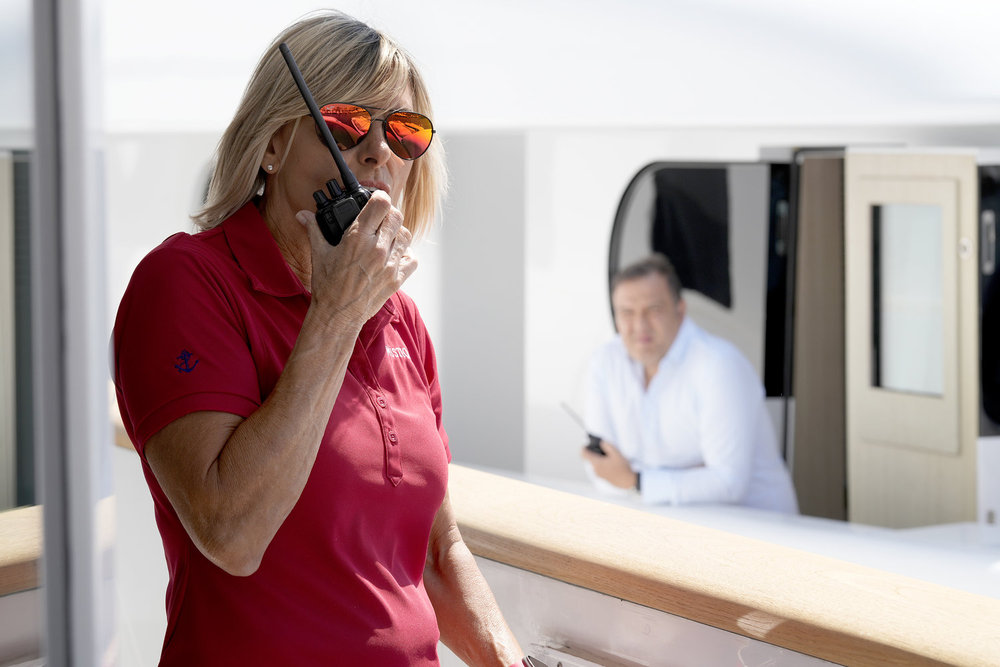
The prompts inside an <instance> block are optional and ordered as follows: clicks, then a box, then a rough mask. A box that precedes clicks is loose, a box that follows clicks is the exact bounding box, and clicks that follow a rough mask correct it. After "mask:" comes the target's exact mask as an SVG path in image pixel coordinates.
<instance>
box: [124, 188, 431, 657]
mask: <svg viewBox="0 0 1000 667" xmlns="http://www.w3.org/2000/svg"><path fill="white" fill-rule="evenodd" d="M309 301H310V296H309V293H308V292H307V291H306V290H305V289H304V288H303V286H302V283H301V282H300V281H299V280H298V278H297V277H296V276H295V274H294V273H292V271H291V270H290V269H289V267H288V265H287V264H286V263H285V261H284V259H283V258H282V256H281V253H280V251H279V250H278V247H277V245H276V244H275V242H274V239H273V237H272V236H271V234H270V232H269V230H268V229H267V226H266V224H265V223H264V221H263V219H262V218H261V216H260V215H259V214H258V212H257V210H256V208H255V207H254V206H253V204H248V205H246V206H245V207H243V208H242V209H241V210H240V211H238V212H237V213H236V214H235V215H233V216H232V217H231V218H230V219H228V220H226V221H225V222H224V223H223V224H222V225H220V226H219V227H217V228H215V229H212V230H210V231H207V232H202V233H200V234H196V235H188V234H183V233H181V234H175V235H174V236H171V237H170V238H168V239H167V240H166V241H164V242H163V243H162V244H161V245H160V246H159V247H157V248H156V249H155V250H153V251H152V252H151V253H150V254H149V255H148V256H146V258H145V259H144V260H143V261H142V262H141V263H140V264H139V266H138V267H137V268H136V270H135V273H134V274H133V276H132V280H131V282H130V283H129V286H128V289H127V290H126V292H125V296H124V297H123V298H122V302H121V305H120V307H119V310H118V318H117V321H116V323H115V328H114V336H113V352H114V360H115V384H116V387H117V391H118V404H119V407H120V409H121V413H122V418H123V420H124V423H125V428H126V430H127V431H128V434H129V437H131V439H132V442H133V443H134V444H135V447H136V449H137V450H138V452H139V454H140V459H141V461H142V468H143V472H144V474H145V476H146V481H147V482H148V484H149V489H150V492H151V493H152V496H153V501H154V506H155V512H156V521H157V525H158V527H159V530H160V534H161V536H162V538H163V548H164V551H165V554H166V558H167V565H168V569H169V573H170V582H169V585H168V590H167V634H166V638H165V640H164V645H163V653H162V656H161V664H163V665H202V664H206V665H207V664H212V665H360V664H370V665H437V664H438V660H437V642H438V628H437V622H436V619H435V616H434V610H433V608H432V607H431V603H430V601H429V599H428V597H427V593H426V591H425V589H424V584H423V579H422V575H423V568H424V560H425V557H426V552H427V542H428V535H429V533H430V528H431V524H432V522H433V520H434V515H435V514H436V512H437V510H438V508H439V507H440V505H441V501H442V499H443V498H444V493H445V488H446V486H447V467H448V461H449V460H450V452H449V450H448V444H447V443H448V439H447V435H446V434H445V431H444V429H443V427H442V425H441V394H440V387H439V384H438V375H437V367H436V364H435V360H434V350H433V347H432V345H431V341H430V338H429V337H428V335H427V331H426V329H425V328H424V325H423V322H422V321H421V319H420V315H419V314H418V312H417V309H416V307H415V306H414V304H413V302H412V301H411V300H410V299H409V298H408V297H406V296H405V295H403V294H399V293H397V294H396V295H394V296H393V297H392V298H391V299H389V301H387V302H386V304H385V306H384V307H383V308H382V310H380V311H379V312H378V314H377V315H376V316H375V317H373V318H372V319H371V320H369V321H368V322H367V323H366V324H365V326H364V327H363V329H362V331H361V334H360V336H359V337H358V340H357V341H356V342H355V346H354V353H353V356H352V357H351V361H350V364H349V366H348V372H347V375H346V377H345V379H344V384H343V387H342V389H341V390H340V395H339V396H338V397H337V402H336V405H335V406H334V408H333V412H332V414H331V415H330V420H329V422H328V424H327V427H326V433H325V435H324V437H323V442H322V445H321V446H320V450H319V453H318V455H317V457H316V463H315V464H314V466H313V469H312V472H311V474H310V476H309V480H308V482H307V483H306V486H305V488H304V489H303V491H302V495H301V496H300V498H299V500H298V502H297V503H296V505H295V507H294V509H293V510H292V512H291V514H289V516H288V518H287V519H286V520H285V522H284V524H282V526H281V528H280V529H279V530H278V532H277V534H276V535H275V536H274V539H273V540H272V541H271V544H270V545H269V546H268V548H267V551H266V552H265V554H264V558H263V562H262V563H261V566H260V569H259V570H258V571H257V572H256V573H254V574H253V575H252V576H249V577H234V576H231V575H229V574H227V573H226V572H225V571H223V570H222V569H220V568H218V567H216V566H215V565H213V564H212V563H211V562H209V561H208V560H207V559H206V558H205V557H204V556H203V555H202V554H201V552H200V551H198V549H197V547H195V546H194V544H193V543H192V542H191V539H190V538H189V537H188V535H187V533H186V532H185V531H184V528H183V527H182V525H181V523H180V521H179V519H178V517H177V514H176V513H175V512H174V509H173V507H171V505H170V503H169V501H168V500H167V498H166V496H165V495H164V493H163V491H162V489H161V488H160V486H159V484H157V482H156V478H155V477H154V476H153V474H152V472H151V471H150V469H149V466H148V464H147V463H146V461H145V456H144V452H143V448H144V446H145V443H146V441H147V440H148V439H149V437H150V436H151V435H153V434H155V433H156V432H158V431H159V430H160V429H162V428H163V427H164V426H166V425H167V424H169V423H170V422H172V421H174V420H175V419H177V418H179V417H182V416H184V415H186V414H189V413H191V412H195V411H199V410H216V411H224V412H230V413H234V414H238V415H241V416H244V417H245V416H248V415H250V414H251V413H252V412H253V411H254V410H256V409H257V407H258V406H259V405H260V404H261V402H262V401H263V400H264V398H265V397H267V395H268V394H269V393H270V392H271V390H272V389H273V387H274V385H275V383H276V382H277V379H278V377H279V375H280V374H281V371H282V369H283V367H284V365H285V361H286V360H287V358H288V355H289V353H290V352H291V349H292V346H293V345H294V343H295V340H296V337H297V336H298V333H299V329H300V328H301V325H302V321H303V318H304V317H305V313H306V310H307V308H308V307H309ZM126 566H127V564H126Z"/></svg>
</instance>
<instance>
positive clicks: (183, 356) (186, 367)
mask: <svg viewBox="0 0 1000 667" xmlns="http://www.w3.org/2000/svg"><path fill="white" fill-rule="evenodd" d="M193 356H194V355H193V354H191V353H190V352H188V351H187V350H181V353H180V354H179V355H177V358H178V359H180V360H181V363H179V364H174V368H176V369H177V370H178V371H180V372H182V373H190V372H191V371H193V370H194V367H195V366H197V365H198V362H200V361H201V359H195V360H194V364H192V363H191V357H193Z"/></svg>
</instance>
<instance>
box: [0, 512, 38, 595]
mask: <svg viewBox="0 0 1000 667" xmlns="http://www.w3.org/2000/svg"><path fill="white" fill-rule="evenodd" d="M41 557H42V508H41V507H39V506H37V505H35V506H30V507H19V508H17V509H12V510H7V511H6V512H0V596H2V595H10V594H12V593H18V592H21V591H26V590H30V589H32V588H35V587H37V586H38V572H39V563H40V562H41Z"/></svg>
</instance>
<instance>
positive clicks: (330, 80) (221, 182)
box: [192, 10, 446, 236]
mask: <svg viewBox="0 0 1000 667" xmlns="http://www.w3.org/2000/svg"><path fill="white" fill-rule="evenodd" d="M282 42H285V43H287V44H288V48H289V49H290V50H291V51H292V54H293V55H294V56H295V62H296V64H297V65H298V66H299V69H300V70H301V71H302V76H303V78H304V79H305V81H306V83H307V85H308V86H309V89H310V91H311V92H312V94H313V96H314V97H315V98H316V100H317V103H319V104H324V103H327V102H331V101H338V102H358V103H364V104H369V105H372V106H383V107H385V106H388V105H389V104H391V102H392V101H393V100H394V99H395V98H396V97H397V96H398V94H399V91H400V90H405V89H407V88H409V89H410V90H411V91H412V93H413V109H412V110H413V111H416V112H418V113H422V114H424V115H426V116H428V117H430V116H431V115H432V114H431V103H430V96H429V95H428V92H427V86H426V84H425V83H424V80H423V77H421V75H420V72H419V71H418V69H417V66H416V63H415V62H414V61H413V59H412V57H411V56H410V55H409V54H408V53H407V52H406V51H404V50H403V49H402V48H401V47H400V46H399V45H398V44H396V42H395V41H393V40H392V39H391V38H390V37H388V36H387V35H385V34H383V33H382V32H380V31H378V30H375V29H374V28H372V27H370V26H368V25H367V24H365V23H362V22H361V21H358V20H357V19H354V18H352V17H350V16H347V15H346V14H343V13H341V12H337V11H333V10H329V11H322V12H319V13H315V14H311V15H309V16H307V17H305V18H303V19H301V20H299V21H298V22H296V23H294V24H293V25H291V26H290V27H288V28H286V29H285V30H284V31H283V32H282V33H281V34H280V35H278V36H277V37H276V38H275V40H274V42H272V44H271V46H270V47H268V49H267V51H266V52H265V53H264V55H263V57H262V58H261V59H260V62H259V63H258V64H257V68H256V69H255V70H254V73H253V76H251V77H250V82H249V83H248V84H247V88H246V90H245V91H244V93H243V99H242V100H241V101H240V104H239V107H238V108H237V109H236V114H235V115H234V116H233V119H232V121H231V122H230V123H229V127H228V128H226V131H225V132H224V133H223V135H222V139H221V140H220V141H219V145H218V147H217V149H216V156H215V165H214V168H213V171H212V179H211V182H210V183H209V186H208V193H207V195H206V197H205V205H204V207H203V208H202V209H201V211H199V212H198V213H196V214H195V215H193V216H192V218H193V219H194V221H195V223H196V224H197V225H198V226H199V227H200V228H201V229H211V228H212V227H215V226H217V225H219V224H220V223H222V221H223V220H225V219H226V218H228V217H229V216H231V215H232V214H233V213H235V212H236V211H237V210H239V209H240V208H242V207H243V205H244V204H246V203H247V202H249V201H250V200H251V199H252V198H253V197H254V196H255V195H256V194H257V193H258V192H260V190H261V188H262V187H263V186H264V183H265V172H264V170H263V169H261V166H260V163H261V160H262V159H263V157H264V153H265V152H266V150H267V145H268V142H269V141H270V140H271V137H272V136H273V135H274V133H275V132H277V131H278V130H279V129H280V128H281V127H282V126H284V125H285V124H286V123H288V122H290V121H294V120H295V119H297V118H300V117H301V116H303V115H305V114H308V113H309V109H308V107H307V106H306V103H305V101H304V100H303V99H302V96H301V94H300V93H299V90H298V88H297V87H296V85H295V81H294V79H293V78H292V75H291V73H290V72H289V71H288V67H287V66H286V65H285V61H284V59H283V58H282V56H281V53H280V52H279V51H278V45H279V44H281V43H282ZM308 122H309V123H310V124H311V125H312V124H314V123H313V122H312V120H311V119H309V121H308ZM445 181H446V176H445V168H444V150H443V147H442V146H441V142H440V141H432V142H431V146H430V148H428V149H427V152H426V153H424V154H423V155H422V156H420V157H419V158H417V159H416V160H415V161H414V164H413V168H412V169H411V171H410V176H409V178H408V179H407V182H406V186H405V189H404V191H403V195H402V199H401V202H400V210H401V211H402V213H403V216H404V219H405V221H406V223H405V224H406V226H407V227H408V228H409V229H410V231H411V232H413V235H414V236H420V235H421V234H423V233H424V232H426V230H427V229H428V228H429V227H430V226H431V224H432V223H433V221H434V216H435V215H436V214H437V209H438V204H439V202H440V199H441V196H442V195H443V193H444V189H445Z"/></svg>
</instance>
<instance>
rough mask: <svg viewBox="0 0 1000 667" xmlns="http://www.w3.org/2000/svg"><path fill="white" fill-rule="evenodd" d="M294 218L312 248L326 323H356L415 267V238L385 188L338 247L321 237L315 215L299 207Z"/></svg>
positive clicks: (315, 292)
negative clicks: (296, 219)
mask: <svg viewBox="0 0 1000 667" xmlns="http://www.w3.org/2000/svg"><path fill="white" fill-rule="evenodd" d="M296 217H297V218H298V221H299V222H300V223H301V224H302V225H303V226H304V227H305V228H306V233H307V234H308V235H309V243H310V245H311V247H312V274H311V283H312V284H311V286H310V289H311V291H312V296H313V304H314V307H315V308H317V309H319V310H320V312H322V313H323V315H324V320H325V321H326V322H327V323H328V324H336V323H337V322H338V320H340V322H346V323H350V324H351V325H353V327H355V328H356V327H360V325H362V324H364V323H365V322H366V321H367V320H368V319H369V318H371V317H372V316H373V315H374V314H375V313H376V312H378V310H379V308H381V307H382V305H383V304H384V303H385V302H386V300H387V299H388V298H389V297H390V296H392V295H393V294H394V293H395V292H396V291H397V290H398V289H399V288H400V287H402V285H403V283H404V282H405V281H406V279H407V278H409V277H410V275H411V274H412V273H413V272H414V271H415V270H416V269H417V260H416V258H414V257H413V256H412V255H410V254H409V249H410V242H411V241H412V240H413V237H412V235H411V234H410V230H408V229H407V228H406V227H404V226H403V214H402V213H400V211H399V209H397V208H395V207H394V206H393V205H392V203H391V201H390V200H389V196H388V195H386V194H385V193H384V192H381V191H376V192H375V193H374V194H372V198H371V199H370V200H369V202H368V203H367V204H366V205H365V207H364V209H362V211H361V213H360V214H358V219H357V220H356V221H355V222H354V223H353V224H352V225H351V226H350V227H348V228H347V231H346V232H344V236H343V238H342V239H341V241H340V243H339V244H338V245H337V246H331V245H330V244H329V243H328V242H327V241H326V239H325V238H324V237H323V234H322V233H321V232H320V230H319V226H318V225H317V224H316V215H315V214H314V213H312V212H311V211H299V213H298V214H297V216H296ZM340 318H345V319H344V320H341V319H340Z"/></svg>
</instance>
